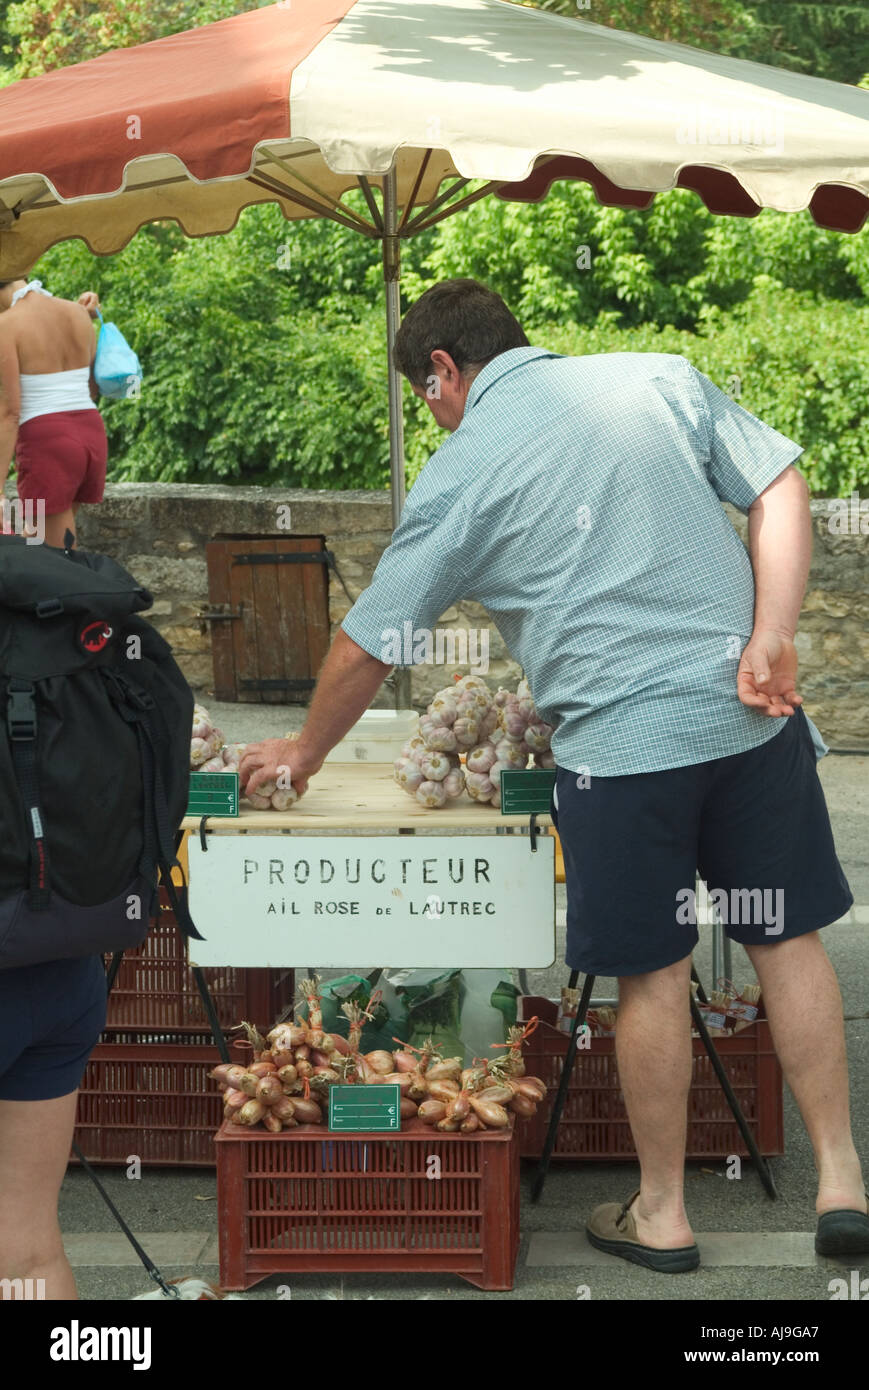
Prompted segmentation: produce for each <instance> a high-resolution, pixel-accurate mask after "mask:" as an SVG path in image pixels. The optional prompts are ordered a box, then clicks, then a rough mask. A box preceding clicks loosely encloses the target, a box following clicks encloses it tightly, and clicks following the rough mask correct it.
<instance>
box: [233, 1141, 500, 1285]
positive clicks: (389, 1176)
mask: <svg viewBox="0 0 869 1390" xmlns="http://www.w3.org/2000/svg"><path fill="white" fill-rule="evenodd" d="M215 1147H216V1149H217V1205H218V1212H219V1222H220V1227H219V1233H220V1284H221V1287H222V1288H224V1289H249V1288H250V1287H251V1285H253V1284H256V1283H259V1281H260V1280H262V1279H265V1278H267V1277H268V1276H269V1275H272V1274H324V1273H327V1272H328V1273H338V1272H341V1273H345V1274H349V1273H362V1272H372V1271H376V1272H378V1273H385V1272H392V1273H396V1272H401V1273H419V1272H420V1271H423V1270H424V1271H427V1272H435V1273H440V1274H460V1275H461V1276H462V1278H463V1279H467V1280H468V1282H469V1283H471V1284H475V1285H476V1286H477V1287H478V1288H481V1289H511V1288H512V1287H513V1275H514V1270H515V1266H516V1256H517V1254H518V1250H519V1151H518V1144H517V1141H516V1136H515V1133H514V1131H513V1130H512V1129H509V1130H500V1131H498V1130H486V1131H485V1132H480V1133H476V1134H439V1133H438V1132H437V1130H434V1129H432V1128H431V1127H430V1126H428V1125H424V1124H423V1123H422V1121H420V1120H411V1121H409V1122H408V1123H407V1124H406V1127H405V1128H403V1129H402V1132H401V1134H366V1135H364V1136H362V1135H361V1136H355V1137H349V1136H347V1135H344V1134H341V1135H335V1134H331V1133H330V1132H329V1130H328V1129H327V1128H326V1126H325V1125H304V1126H302V1125H300V1126H299V1128H298V1129H292V1130H285V1131H284V1132H283V1133H282V1134H266V1133H263V1132H261V1131H259V1130H253V1131H251V1130H248V1129H242V1128H241V1127H239V1126H238V1125H230V1124H224V1125H222V1127H221V1129H220V1132H219V1133H218V1134H217V1136H216V1139H215ZM433 1157H437V1158H438V1159H439V1161H440V1177H428V1176H427V1172H433V1171H435V1169H434V1165H432V1163H431V1160H432V1158H433Z"/></svg>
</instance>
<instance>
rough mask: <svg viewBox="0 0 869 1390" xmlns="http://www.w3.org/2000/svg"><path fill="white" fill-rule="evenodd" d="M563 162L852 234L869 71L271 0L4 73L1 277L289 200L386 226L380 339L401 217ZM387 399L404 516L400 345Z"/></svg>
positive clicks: (421, 4)
mask: <svg viewBox="0 0 869 1390" xmlns="http://www.w3.org/2000/svg"><path fill="white" fill-rule="evenodd" d="M565 178H575V179H582V180H585V181H587V182H588V183H590V184H591V185H592V186H593V188H594V190H595V193H596V195H597V197H598V199H599V200H600V201H601V202H603V203H608V204H613V205H616V206H620V207H634V208H644V207H647V206H648V205H649V204H650V203H651V202H652V200H653V198H654V196H655V194H656V193H659V192H661V191H663V190H665V189H670V188H675V187H680V188H690V189H693V190H694V191H695V192H696V193H697V194H698V195H699V197H700V198H701V199H702V200H703V202H704V203H705V204H706V206H707V207H708V208H709V209H710V210H711V211H712V212H714V213H724V214H735V215H737V216H752V215H754V214H756V213H757V212H758V211H759V210H760V209H761V208H777V209H779V210H781V211H787V212H796V211H799V210H801V209H805V208H808V209H810V211H811V214H812V216H813V217H814V219H815V221H816V222H818V223H819V224H820V225H821V226H824V227H831V228H836V229H839V230H841V231H851V232H853V231H856V230H858V229H859V227H860V226H861V225H862V223H863V222H864V220H865V218H866V216H867V212H869V92H865V91H861V90H858V89H857V88H855V87H848V86H844V85H840V84H838V83H834V82H828V81H824V80H821V79H818V78H811V77H804V76H799V75H796V74H794V73H791V72H786V71H783V70H780V69H777V68H770V67H766V66H763V65H761V64H757V63H749V62H743V61H740V60H736V59H731V58H723V57H719V56H717V55H715V54H712V53H706V52H702V51H700V50H698V49H693V48H689V47H686V46H684V45H680V44H669V43H660V42H657V41H655V40H652V39H647V38H642V37H639V36H637V35H636V34H627V33H620V32H618V31H616V30H613V29H608V28H605V27H603V26H600V25H597V24H591V23H587V22H585V21H583V20H575V19H566V18H562V17H559V16H556V15H552V14H549V13H546V12H542V11H538V10H531V9H527V8H524V7H522V6H518V5H514V4H508V3H503V0H280V2H279V3H278V4H276V5H272V6H270V7H268V8H264V9H259V10H253V11H250V12H248V13H246V14H242V15H239V16H236V17H235V18H233V19H227V20H223V21H221V22H220V23H217V24H211V25H207V26H205V27H203V28H200V29H195V30H190V31H187V32H185V33H181V34H176V35H173V36H172V37H169V38H165V39H159V40H157V41H156V42H154V43H149V44H143V45H141V46H139V47H137V48H130V49H123V50H118V51H115V52H111V53H106V54H104V55H103V56H102V57H100V58H95V59H93V60H91V61H90V62H85V63H80V64H78V65H77V66H75V67H71V68H64V69H61V70H60V71H57V72H51V73H48V74H47V75H46V76H44V77H37V78H31V79H28V80H25V81H23V82H18V83H15V84H13V85H12V86H10V87H7V88H5V89H3V90H0V278H2V279H9V278H11V277H13V276H18V275H20V274H23V273H25V272H26V271H27V270H29V268H30V267H31V266H32V265H33V263H34V262H35V261H36V260H37V259H38V257H39V256H40V255H41V254H42V252H43V251H45V250H46V249H47V248H48V247H50V246H52V245H54V244H55V243H56V242H59V241H63V240H65V239H67V238H70V237H80V238H81V239H82V240H83V241H85V242H86V243H87V245H88V246H89V247H90V248H91V250H92V251H94V252H96V253H97V254H100V255H107V254H110V253H112V252H115V251H118V250H120V249H121V247H123V246H125V245H126V243H127V242H128V241H129V240H130V238H131V237H132V236H133V235H134V234H135V232H136V231H137V230H138V228H139V227H141V226H143V225H144V224H145V223H147V222H152V221H156V220H162V219H172V220H174V221H176V222H178V224H179V225H180V226H181V227H182V229H183V230H184V232H185V233H187V234H188V235H189V236H205V235H210V234H213V233H218V232H227V231H229V230H230V229H231V228H232V227H233V226H234V225H235V223H236V221H237V219H238V216H239V213H240V212H241V210H242V209H243V208H245V207H247V206H249V205H251V204H254V203H263V202H276V203H277V204H278V206H279V207H280V208H281V210H282V212H283V214H284V216H285V217H287V218H288V219H294V218H307V217H329V218H331V219H332V220H334V221H336V222H340V223H343V225H345V226H347V227H351V228H353V229H354V230H356V231H358V232H359V233H361V234H362V235H364V236H368V237H371V238H374V239H377V240H380V241H381V242H382V245H383V265H384V278H385V280H386V288H387V295H386V300H387V304H386V307H387V337H388V345H389V346H390V347H391V344H392V340H393V337H394V333H395V330H396V325H397V321H398V312H399V299H398V284H399V274H400V256H399V248H400V243H401V240H402V239H403V238H404V237H408V236H412V235H414V233H416V232H420V231H423V230H425V229H426V228H428V227H431V226H433V225H434V224H435V223H436V222H437V221H438V220H439V219H441V218H443V217H446V216H448V215H450V214H452V213H453V212H456V211H458V210H459V209H461V208H464V207H467V206H468V205H469V204H470V203H472V202H475V201H476V200H477V199H479V198H482V197H484V196H486V195H487V194H495V195H496V196H498V197H501V198H507V199H513V200H520V201H537V200H539V199H541V198H543V197H544V196H545V195H546V193H547V191H548V189H549V187H550V186H551V184H552V182H553V181H554V180H556V179H565ZM378 186H379V190H378ZM354 188H359V189H361V191H362V193H363V194H364V203H365V207H366V208H367V212H366V213H360V212H359V211H358V208H356V207H353V206H351V205H350V204H349V203H348V202H347V201H346V196H345V195H346V194H347V192H348V190H350V189H354ZM378 191H379V197H378V196H376V194H377V193H378ZM389 404H390V457H391V465H392V482H393V514H394V517H395V518H396V520H397V517H398V515H399V513H400V510H401V506H402V504H403V499H404V463H403V442H402V430H401V394H400V381H399V379H398V376H397V374H396V373H395V370H394V368H391V367H390V370H389Z"/></svg>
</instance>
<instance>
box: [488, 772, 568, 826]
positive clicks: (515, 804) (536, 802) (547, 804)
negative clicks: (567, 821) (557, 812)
mask: <svg viewBox="0 0 869 1390" xmlns="http://www.w3.org/2000/svg"><path fill="white" fill-rule="evenodd" d="M554 786H555V768H554V767H553V768H547V767H532V768H529V769H528V771H527V772H526V771H524V770H522V769H517V770H516V771H506V770H505V771H504V772H502V773H501V815H502V816H524V815H531V813H532V812H533V811H536V812H537V814H538V815H540V814H543V815H546V816H548V815H549V811H550V808H551V805H552V788H553V787H554Z"/></svg>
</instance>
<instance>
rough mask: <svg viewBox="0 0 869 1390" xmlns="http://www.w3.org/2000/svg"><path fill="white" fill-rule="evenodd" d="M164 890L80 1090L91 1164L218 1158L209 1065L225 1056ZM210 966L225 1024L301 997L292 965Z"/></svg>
mask: <svg viewBox="0 0 869 1390" xmlns="http://www.w3.org/2000/svg"><path fill="white" fill-rule="evenodd" d="M160 895H161V896H160V901H161V911H160V914H159V917H158V918H157V920H156V921H155V922H154V923H153V924H152V927H151V930H150V932H149V933H148V938H147V940H146V941H145V943H144V944H143V945H142V946H141V947H140V948H139V949H138V950H135V951H127V952H126V953H125V955H124V958H123V961H122V963H121V968H120V970H119V971H118V975H117V979H116V980H115V984H114V987H113V989H112V992H111V994H110V996H109V1004H108V1012H107V1017H106V1030H105V1032H104V1033H103V1035H102V1037H101V1039H100V1042H99V1043H98V1044H97V1046H96V1047H95V1048H94V1051H93V1053H92V1054H91V1059H90V1061H89V1063H88V1067H87V1071H86V1072H85V1076H84V1079H83V1081H82V1085H81V1090H80V1092H79V1101H78V1112H77V1117H76V1130H75V1140H76V1143H77V1144H78V1145H79V1147H80V1148H81V1150H82V1152H83V1153H84V1156H85V1158H87V1159H88V1160H89V1161H90V1162H92V1163H114V1164H123V1163H126V1162H128V1161H129V1160H130V1159H131V1158H132V1157H134V1156H135V1157H139V1158H141V1160H142V1162H143V1163H150V1164H164V1165H167V1164H190V1165H194V1164H213V1163H214V1161H215V1155H214V1143H213V1139H214V1135H215V1133H216V1131H217V1130H218V1129H219V1128H220V1125H221V1122H222V1120H223V1107H222V1104H221V1096H220V1092H219V1091H218V1089H217V1087H216V1086H215V1084H214V1083H213V1082H212V1081H209V1080H208V1072H209V1071H210V1070H211V1068H212V1067H213V1066H215V1064H216V1063H217V1062H218V1061H219V1060H220V1056H219V1053H218V1051H217V1048H216V1046H215V1043H214V1039H213V1037H212V1035H211V1029H210V1027H209V1023H208V1017H207V1015H206V1012H205V1006H204V1004H203V1001H202V998H201V996H200V994H199V990H198V989H197V986H196V981H195V979H194V977H193V971H192V969H191V967H190V966H189V965H188V964H187V959H186V956H187V952H186V948H185V941H184V938H183V936H182V935H181V933H180V932H179V931H178V929H177V926H176V924H175V915H174V913H173V912H172V911H171V909H170V908H169V906H168V901H167V899H166V897H165V889H161V890H160ZM107 964H108V961H107ZM203 975H204V976H205V979H206V981H207V984H208V988H209V992H210V994H211V998H212V1000H213V1001H214V1007H215V1011H216V1013H217V1018H218V1022H219V1023H220V1026H221V1028H222V1029H223V1030H224V1033H226V1030H227V1029H231V1028H234V1027H235V1026H236V1025H237V1024H238V1023H240V1022H241V1020H242V1019H246V1020H248V1021H249V1022H251V1023H255V1024H257V1026H258V1027H260V1028H268V1027H270V1026H271V1024H272V1023H273V1022H274V1020H275V1019H276V1018H277V1017H278V1015H279V1014H280V1012H281V1011H282V1010H283V1009H284V1008H285V1007H286V1006H287V1005H288V1004H289V1003H290V1002H291V1001H292V998H293V990H294V981H293V972H292V971H291V970H240V969H232V968H220V969H219V968H206V969H204V970H203Z"/></svg>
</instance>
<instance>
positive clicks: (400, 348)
mask: <svg viewBox="0 0 869 1390" xmlns="http://www.w3.org/2000/svg"><path fill="white" fill-rule="evenodd" d="M528 346H529V343H528V339H527V338H526V337H525V334H524V333H523V331H522V325H521V324H520V323H519V321H518V319H516V318H514V317H513V315H512V314H511V313H510V310H509V309H508V308H507V305H506V304H505V303H504V301H503V299H502V298H501V296H500V295H499V294H495V291H494V290H490V289H487V287H486V286H485V285H481V284H480V282H479V280H442V281H441V282H440V284H438V285H433V286H432V288H431V289H430V290H426V292H425V294H424V295H421V296H420V298H419V299H418V300H417V301H416V303H415V304H412V305H411V307H410V308H409V309H408V311H407V313H406V314H405V316H404V319H403V320H402V324H401V327H400V328H399V330H398V333H397V334H396V338H395V347H394V349H393V354H392V360H393V362H394V363H395V366H396V368H397V369H398V371H400V372H401V373H402V374H403V375H404V376H406V377H407V379H408V381H409V382H410V383H411V385H412V386H425V384H426V381H427V379H428V377H430V376H431V373H432V363H431V355H432V353H433V352H434V350H435V348H441V349H442V350H443V351H444V352H448V353H449V355H450V357H451V358H452V359H453V361H454V362H455V364H456V366H457V367H458V369H459V371H460V372H461V373H462V374H463V375H464V374H465V373H466V372H468V371H471V370H473V371H474V374H476V372H477V371H479V369H480V368H481V367H484V366H485V365H486V363H487V362H491V361H492V358H493V357H497V356H498V355H499V353H502V352H509V350H510V349H511V348H517V347H528Z"/></svg>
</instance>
